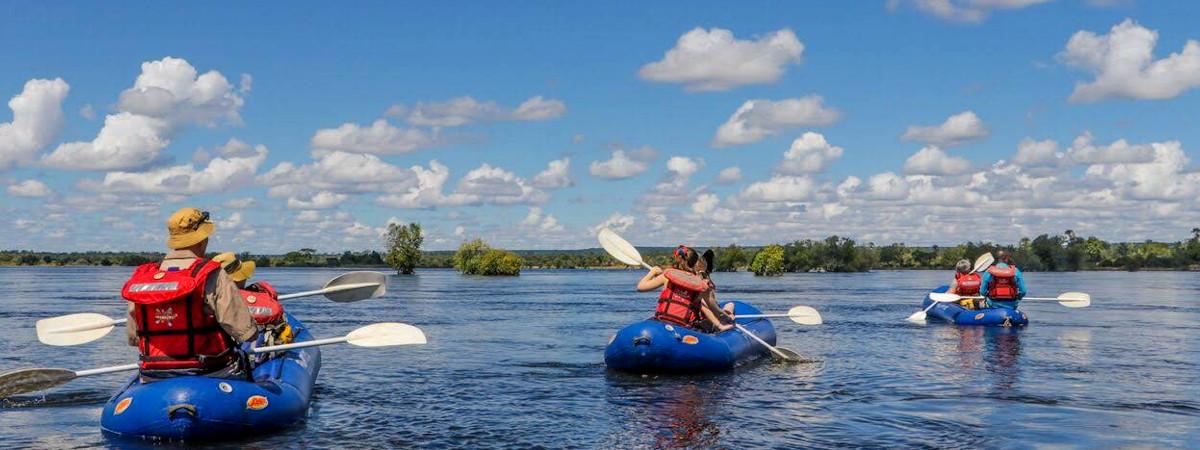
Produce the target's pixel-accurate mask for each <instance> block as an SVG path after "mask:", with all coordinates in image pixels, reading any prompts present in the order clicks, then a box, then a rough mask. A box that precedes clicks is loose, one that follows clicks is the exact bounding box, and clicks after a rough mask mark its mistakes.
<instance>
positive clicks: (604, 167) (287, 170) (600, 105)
mask: <svg viewBox="0 0 1200 450" xmlns="http://www.w3.org/2000/svg"><path fill="white" fill-rule="evenodd" d="M120 6H121V7H122V8H121V9H119V10H118V9H115V8H112V7H111V5H108V7H106V6H105V5H93V4H43V3H40V2H36V3H35V2H29V3H21V2H15V3H5V4H4V5H2V6H0V39H3V41H4V42H5V43H6V45H5V47H6V49H5V52H4V56H5V57H4V58H2V59H0V97H2V98H18V97H19V98H22V99H25V100H26V102H25V103H24V104H37V105H42V106H43V107H40V108H33V109H28V108H27V110H28V114H27V116H26V119H23V120H20V121H15V120H14V114H13V111H12V109H9V108H3V107H0V124H8V126H7V130H8V131H4V129H5V128H3V127H4V125H0V187H3V188H4V189H2V190H0V198H3V199H4V206H3V212H4V216H5V217H4V218H3V219H0V240H2V241H3V244H2V245H0V248H25V249H46V250H67V249H136V250H150V249H157V248H159V247H160V246H161V245H162V244H161V243H162V240H163V237H164V234H165V232H164V230H163V225H162V223H163V219H164V218H165V216H166V215H167V214H169V213H170V212H171V211H172V210H174V209H175V208H178V207H180V206H185V205H187V206H197V207H201V208H204V209H207V210H210V211H212V212H213V215H214V217H216V218H217V220H218V228H219V232H218V237H217V238H216V241H215V244H216V246H219V247H222V248H225V247H233V248H231V249H233V250H249V251H258V252H278V251H286V250H288V249H294V248H298V247H302V246H311V247H317V248H319V249H322V250H328V251H340V250H345V249H367V248H377V247H379V245H380V244H379V242H380V239H379V233H380V231H381V230H382V229H384V228H385V227H386V226H387V223H388V222H389V221H397V220H398V221H417V222H420V223H422V225H424V226H425V227H426V230H427V233H428V241H427V242H428V247H429V248H434V249H440V248H452V247H454V246H456V245H457V244H458V243H459V242H461V241H462V240H463V239H464V238H470V237H475V236H479V237H483V238H485V239H486V240H488V241H491V242H493V243H495V244H497V245H501V246H506V247H510V248H581V247H591V246H594V245H595V239H594V237H593V236H594V232H595V230H596V229H597V227H600V226H611V227H614V228H616V229H618V230H619V231H622V232H623V233H624V234H625V235H627V237H629V238H630V239H631V240H632V241H633V242H635V243H636V244H639V245H673V244H675V243H679V242H687V243H692V244H695V245H723V244H726V243H729V242H739V243H743V244H763V243H767V242H776V241H784V240H792V239H804V238H820V237H824V236H825V235H828V234H833V233H838V234H843V235H849V236H851V237H854V238H857V239H860V240H867V241H874V242H877V243H881V244H883V243H890V242H896V241H903V242H908V243H913V244H918V243H919V244H948V243H957V242H962V241H966V240H976V241H977V240H992V241H1000V242H1013V241H1015V240H1016V239H1018V238H1019V237H1021V236H1029V235H1036V234H1040V233H1046V232H1051V233H1053V232H1061V231H1062V230H1063V229H1066V228H1073V229H1075V230H1077V231H1079V232H1081V233H1083V234H1094V235H1097V236H1100V237H1102V238H1105V239H1111V240H1141V239H1147V238H1152V239H1161V240H1177V239H1181V238H1183V237H1185V236H1186V235H1187V234H1188V232H1189V231H1190V229H1191V228H1192V227H1194V226H1198V225H1200V215H1198V214H1197V213H1196V211H1197V210H1198V209H1200V208H1197V206H1200V204H1198V203H1197V200H1196V199H1197V194H1200V175H1198V174H1197V172H1196V165H1195V164H1193V163H1192V161H1191V159H1193V158H1194V156H1195V155H1196V150H1195V147H1196V145H1198V143H1200V136H1197V133H1200V131H1197V126H1196V125H1197V122H1196V114H1195V111H1197V106H1200V105H1198V97H1197V95H1198V94H1197V92H1196V91H1197V89H1196V87H1197V86H1200V47H1197V48H1195V49H1192V50H1187V49H1186V48H1187V46H1192V45H1196V46H1200V44H1196V43H1194V42H1192V41H1193V40H1197V39H1200V30H1197V29H1196V28H1195V27H1194V26H1188V25H1191V24H1194V23H1196V22H1197V19H1200V14H1198V13H1200V5H1195V4H1192V3H1190V2H1178V3H1174V2H1172V3H1168V2H1145V1H1143V2H1133V1H1128V2H1123V1H1116V2H1110V1H1076V0H1061V1H1042V0H1003V1H992V2H981V1H977V0H965V1H941V0H915V1H882V2H869V1H863V2H845V3H833V2H744V3H740V4H739V5H738V6H736V7H731V6H730V5H729V4H727V3H716V2H712V3H708V2H688V3H686V4H684V3H668V2H662V3H654V4H644V2H640V3H632V2H630V3H625V4H595V5H592V4H584V3H583V2H541V3H538V2H521V3H511V4H496V3H483V2H480V3H466V2H462V3H457V2H445V3H436V4H421V3H414V4H406V3H396V2H378V3H356V4H354V5H353V7H349V6H346V5H336V4H328V5H325V4H315V3H304V4H297V5H288V6H287V7H284V6H280V5H267V4H249V5H246V4H236V3H225V4H212V5H205V6H204V7H200V6H194V5H169V4H161V3H143V4H135V3H123V4H122V5H120ZM1127 20H1128V22H1127ZM1069 42H1070V43H1072V44H1070V45H1069V44H1068V43H1069ZM672 54H674V59H672V58H673V57H672ZM1176 54H1177V55H1176ZM144 63H149V64H148V65H143V64H144ZM213 71H215V73H216V75H205V74H206V73H210V72H213ZM197 77H200V78H199V79H198V78H197ZM206 77H207V78H206ZM218 78H219V80H218ZM56 79H61V81H60V82H55V81H54V80H56ZM31 80H43V81H42V82H38V83H34V84H36V85H35V86H32V87H31V86H30V85H27V82H31ZM214 80H216V81H214ZM57 83H61V84H57ZM1077 86H1083V87H1077ZM35 100H37V101H35ZM739 108H742V109H743V110H744V112H745V114H744V115H742V116H740V119H739V116H738V115H737V114H735V112H737V111H739ZM57 111H61V113H60V114H59V113H57ZM110 115H111V116H113V117H120V118H122V119H121V120H122V122H121V123H120V124H116V123H114V124H113V126H111V127H109V126H107V125H106V117H108V116H110ZM952 118H953V119H952ZM381 120H382V122H377V121H381ZM723 124H724V125H726V126H724V127H723ZM372 125H376V127H374V128H372ZM910 128H911V130H910ZM718 130H726V132H727V133H725V134H721V133H719V132H718ZM5 133H7V134H5ZM98 134H99V135H100V136H102V137H103V136H107V137H108V138H109V139H108V140H105V139H97V136H98ZM30 136H35V137H34V138H30ZM129 136H133V137H136V139H134V138H129ZM131 139H132V140H131ZM231 139H235V140H234V141H231ZM93 140H96V143H92V141H93ZM1122 140H1123V141H1122ZM102 142H103V143H104V145H101V143H102ZM1022 142H1025V144H1024V145H1023V144H1022ZM259 146H261V147H259ZM1022 146H1024V147H1025V149H1024V150H1022V151H1023V152H1025V154H1024V156H1023V157H1018V155H1017V153H1018V151H1019V148H1021V147H1022ZM789 148H790V149H792V150H793V151H792V153H791V156H786V155H785V152H788V151H789ZM616 152H620V153H619V154H617V153H616ZM614 155H616V156H614ZM433 161H437V163H436V164H435V163H434V162H433ZM552 161H558V162H559V163H558V164H559V167H558V168H559V169H562V168H563V167H562V166H563V165H564V163H565V166H566V170H565V171H562V170H551V169H553V168H554V166H553V165H551V162H552ZM567 161H569V162H567ZM606 161H607V162H608V163H607V164H601V163H605V162H606ZM322 164H324V165H322ZM443 166H444V169H439V168H440V167H443ZM414 167H416V169H414ZM731 167H737V168H738V170H739V171H740V175H741V176H740V177H739V178H737V179H736V180H735V179H732V177H727V178H726V179H724V180H722V181H718V174H720V173H722V171H723V170H725V173H726V175H729V174H730V171H729V170H726V169H729V168H731ZM322 168H324V169H322ZM332 168H340V169H342V171H343V172H346V173H341V174H339V173H335V172H331V171H330V170H331V169H332ZM543 172H545V173H543ZM539 174H541V176H539ZM438 180H440V181H438Z"/></svg>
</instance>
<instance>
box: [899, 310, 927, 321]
mask: <svg viewBox="0 0 1200 450" xmlns="http://www.w3.org/2000/svg"><path fill="white" fill-rule="evenodd" d="M926 317H928V315H927V314H926V313H925V311H917V312H915V313H912V315H910V316H908V318H907V319H904V320H907V321H909V322H914V323H915V322H924V321H925V318H926Z"/></svg>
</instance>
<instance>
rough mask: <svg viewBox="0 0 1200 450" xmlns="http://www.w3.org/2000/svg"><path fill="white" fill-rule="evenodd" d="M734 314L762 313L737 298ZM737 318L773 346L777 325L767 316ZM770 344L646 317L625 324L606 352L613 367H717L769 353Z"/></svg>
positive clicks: (677, 369) (649, 369)
mask: <svg viewBox="0 0 1200 450" xmlns="http://www.w3.org/2000/svg"><path fill="white" fill-rule="evenodd" d="M733 304H734V305H735V306H734V310H733V312H734V315H742V314H762V313H761V312H759V310H758V309H757V308H755V307H753V306H750V305H748V304H745V303H742V302H733ZM737 322H738V323H740V324H742V326H744V327H746V329H748V330H750V331H751V332H753V333H754V334H755V335H757V336H758V337H760V338H762V339H763V340H764V341H767V343H769V344H771V345H775V327H774V326H772V325H771V321H770V320H767V319H737ZM767 352H769V350H767V349H766V347H763V346H762V345H761V344H759V343H757V342H755V341H754V340H753V339H751V338H749V337H747V336H746V335H745V334H743V333H742V332H741V331H738V330H737V329H733V330H729V331H725V332H721V333H717V334H707V333H703V332H700V331H696V330H691V329H687V328H684V327H681V326H678V325H671V324H669V323H665V322H660V321H657V320H654V319H647V320H643V321H641V322H637V323H634V324H632V325H629V326H627V327H625V328H622V329H621V330H620V331H618V332H617V334H616V335H615V336H613V338H612V340H611V341H609V343H608V348H607V349H605V351H604V363H605V364H607V365H608V367H609V368H611V369H616V370H621V371H626V372H636V373H651V372H655V373H658V372H668V373H669V372H677V373H681V372H691V373H695V372H713V371H720V370H728V369H731V368H733V367H734V366H736V365H737V364H738V363H740V362H742V361H747V360H751V359H755V358H758V357H760V356H764V355H766V354H767Z"/></svg>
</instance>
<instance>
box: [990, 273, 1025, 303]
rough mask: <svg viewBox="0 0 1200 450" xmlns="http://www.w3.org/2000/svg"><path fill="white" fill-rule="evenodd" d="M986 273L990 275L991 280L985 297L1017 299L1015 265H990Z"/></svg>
mask: <svg viewBox="0 0 1200 450" xmlns="http://www.w3.org/2000/svg"><path fill="white" fill-rule="evenodd" d="M988 274H989V275H991V276H992V281H991V282H990V283H988V291H987V297H988V298H989V299H992V300H1016V299H1017V295H1018V294H1017V267H1016V266H1012V265H1010V266H1008V267H1005V268H1000V267H997V266H992V267H989V268H988Z"/></svg>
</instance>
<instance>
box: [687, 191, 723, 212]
mask: <svg viewBox="0 0 1200 450" xmlns="http://www.w3.org/2000/svg"><path fill="white" fill-rule="evenodd" d="M720 202H721V201H720V199H719V198H717V196H716V194H700V195H698V196H696V201H695V202H693V203H692V212H694V213H696V214H698V215H701V216H703V215H708V214H710V213H712V212H713V211H714V210H716V209H717V205H718V204H719V203H720Z"/></svg>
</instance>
